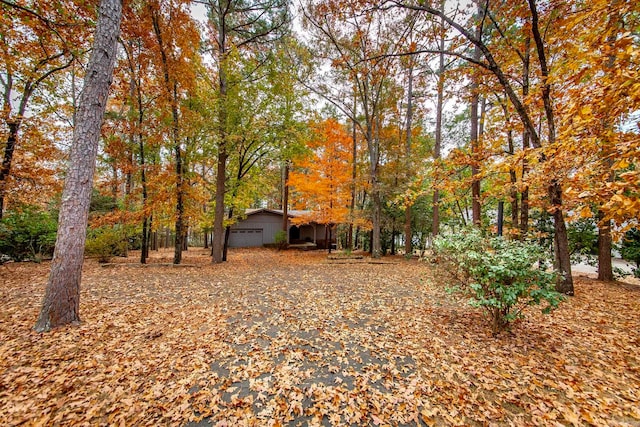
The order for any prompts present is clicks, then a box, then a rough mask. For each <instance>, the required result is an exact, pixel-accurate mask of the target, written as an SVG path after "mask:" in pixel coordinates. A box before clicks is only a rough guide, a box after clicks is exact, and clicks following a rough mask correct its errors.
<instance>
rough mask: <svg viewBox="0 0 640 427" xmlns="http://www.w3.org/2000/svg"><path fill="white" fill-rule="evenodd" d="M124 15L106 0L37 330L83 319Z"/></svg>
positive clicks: (102, 4)
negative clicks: (93, 215)
mask: <svg viewBox="0 0 640 427" xmlns="http://www.w3.org/2000/svg"><path fill="white" fill-rule="evenodd" d="M121 18H122V2H121V1H120V0H101V2H100V8H99V16H98V25H97V27H96V34H95V39H94V42H93V49H92V51H91V57H90V59H89V64H88V66H87V74H86V77H85V84H84V89H83V91H82V95H81V97H80V105H79V108H78V113H77V125H76V128H75V129H74V134H73V143H72V146H71V154H70V159H69V168H68V171H67V175H66V178H65V185H64V190H63V193H62V203H61V206H60V214H59V225H58V234H57V239H56V246H55V251H54V254H53V261H52V262H51V273H50V275H49V281H48V283H47V288H46V291H45V297H44V302H43V304H42V310H41V311H40V315H39V317H38V320H37V322H36V324H35V327H34V328H35V330H36V331H38V332H44V331H48V330H50V329H52V328H55V327H57V326H62V325H65V324H69V323H72V322H78V321H80V315H79V309H80V281H81V276H82V264H83V261H84V246H85V239H86V234H87V220H88V216H89V203H90V201H91V189H92V186H93V174H94V170H95V163H96V156H97V152H98V141H99V138H100V128H101V125H102V119H103V116H104V111H105V107H106V104H107V98H108V95H109V86H110V84H111V79H112V76H113V68H114V64H115V59H116V51H117V43H118V36H119V33H120V21H121Z"/></svg>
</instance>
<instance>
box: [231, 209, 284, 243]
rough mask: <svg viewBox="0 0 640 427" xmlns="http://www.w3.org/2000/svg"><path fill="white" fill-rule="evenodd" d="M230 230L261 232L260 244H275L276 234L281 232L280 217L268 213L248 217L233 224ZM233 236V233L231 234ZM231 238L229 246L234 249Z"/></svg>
mask: <svg viewBox="0 0 640 427" xmlns="http://www.w3.org/2000/svg"><path fill="white" fill-rule="evenodd" d="M231 230H262V244H263V245H264V244H268V243H275V242H276V233H277V232H278V231H279V230H282V215H277V214H273V213H270V212H261V213H258V214H254V215H250V216H248V217H247V218H245V219H244V220H242V221H240V222H238V223H236V224H233V225H232V226H231ZM231 236H233V233H232V234H231ZM234 243H235V242H234V241H233V238H232V239H231V240H230V241H229V246H231V247H236V245H235V244H234Z"/></svg>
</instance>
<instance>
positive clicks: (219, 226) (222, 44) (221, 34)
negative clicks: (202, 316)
mask: <svg viewBox="0 0 640 427" xmlns="http://www.w3.org/2000/svg"><path fill="white" fill-rule="evenodd" d="M218 18H219V20H220V22H219V28H218V40H217V43H218V49H219V55H220V57H219V58H218V89H219V93H220V100H219V102H218V105H219V110H218V122H219V123H218V134H219V135H218V136H219V139H220V143H219V146H218V162H217V168H216V197H215V200H216V206H215V213H214V218H213V239H212V241H211V252H212V254H213V257H212V258H213V259H212V261H213V262H214V263H216V264H219V263H221V262H223V253H222V252H223V249H224V235H223V233H224V196H225V193H226V188H227V159H228V157H229V155H228V153H227V133H228V132H227V89H228V87H227V86H228V81H227V73H226V70H225V67H226V59H227V58H226V57H227V51H226V39H227V34H226V22H225V17H224V16H223V15H221V16H219V17H218Z"/></svg>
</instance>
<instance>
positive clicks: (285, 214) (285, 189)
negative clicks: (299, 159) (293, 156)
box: [282, 160, 289, 243]
mask: <svg viewBox="0 0 640 427" xmlns="http://www.w3.org/2000/svg"><path fill="white" fill-rule="evenodd" d="M282 231H284V232H285V233H286V239H287V240H286V243H289V161H288V160H285V161H284V166H283V171H282Z"/></svg>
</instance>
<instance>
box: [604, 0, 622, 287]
mask: <svg viewBox="0 0 640 427" xmlns="http://www.w3.org/2000/svg"><path fill="white" fill-rule="evenodd" d="M620 3H621V0H613V1H612V2H611V3H610V5H609V6H610V7H611V8H612V9H613V11H612V12H611V13H610V18H609V20H608V22H607V24H608V25H607V26H608V27H609V28H608V29H609V36H608V37H607V45H608V46H609V48H610V52H611V53H610V54H609V55H608V58H607V62H606V63H605V72H611V70H612V69H613V68H614V66H615V61H616V55H615V53H614V52H615V42H616V39H617V34H618V31H620V27H622V26H623V25H624V23H623V22H622V19H621V18H620V13H619V10H618V7H619V6H620ZM604 120H605V123H604V128H605V129H606V130H611V129H612V128H613V124H612V119H611V114H607V115H606V117H605V118H604ZM611 133H613V132H611ZM614 146H615V142H614V141H606V142H605V144H603V148H602V150H603V153H602V157H603V158H605V159H606V160H605V164H606V165H607V168H608V170H609V171H610V172H609V174H608V175H607V182H613V181H614V180H615V174H614V172H613V169H612V168H613V158H614V154H613V153H612V151H613V150H612V147H614ZM611 245H612V238H611V221H610V220H608V219H605V214H604V212H602V210H598V280H603V281H607V282H611V281H613V280H614V277H613V264H612V261H611Z"/></svg>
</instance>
